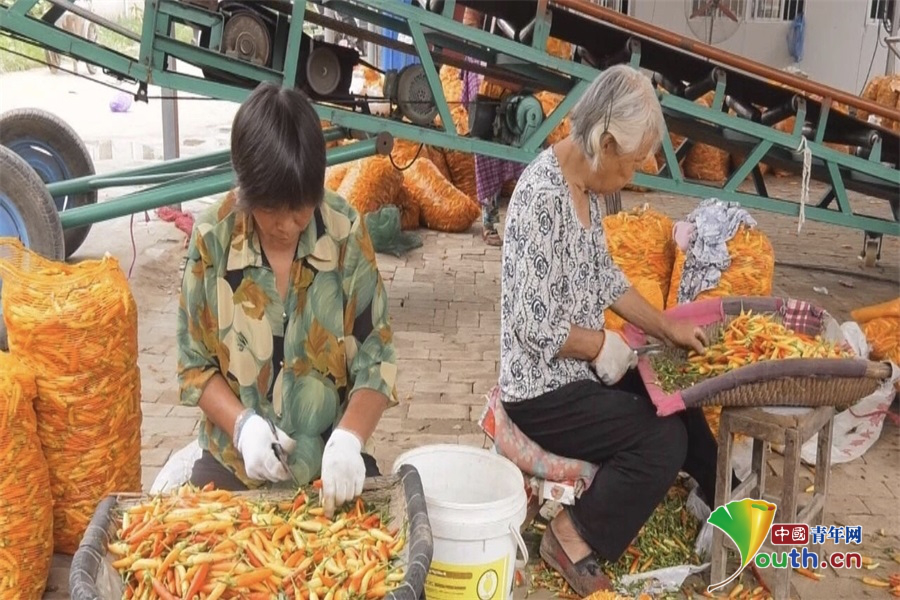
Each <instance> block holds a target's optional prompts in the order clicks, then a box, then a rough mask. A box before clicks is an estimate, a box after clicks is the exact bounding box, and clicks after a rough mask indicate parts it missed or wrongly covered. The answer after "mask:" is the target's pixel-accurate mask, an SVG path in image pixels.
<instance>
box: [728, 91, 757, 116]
mask: <svg viewBox="0 0 900 600" xmlns="http://www.w3.org/2000/svg"><path fill="white" fill-rule="evenodd" d="M725 105H726V106H728V108H730V109H731V110H733V111H734V112H736V113H737V115H738V116H739V117H741V118H744V119H747V120H749V121H755V122H757V123H758V122H759V117H760V114H759V109H758V108H756V107H755V106H753V105H752V104H750V105H747V104H745V103H743V102H741V101H740V100H738V99H737V98H735V97H734V96H725Z"/></svg>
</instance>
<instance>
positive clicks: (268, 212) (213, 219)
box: [177, 84, 397, 514]
mask: <svg viewBox="0 0 900 600" xmlns="http://www.w3.org/2000/svg"><path fill="white" fill-rule="evenodd" d="M231 160H232V164H233V166H234V172H235V175H236V188H235V189H234V190H233V191H232V192H231V193H229V194H228V196H227V197H226V198H225V199H224V200H223V201H222V202H221V203H219V204H218V205H216V206H213V207H212V208H211V210H209V211H208V212H207V213H206V214H205V215H204V216H203V217H201V218H200V219H199V220H198V222H197V224H196V226H195V228H194V232H193V235H192V237H191V242H190V246H189V249H188V256H187V265H186V267H185V271H184V280H183V285H182V292H181V300H180V305H179V311H178V338H177V339H178V379H179V385H180V396H181V403H182V404H185V405H188V406H199V407H200V409H201V410H202V413H203V414H202V418H201V423H200V434H199V443H200V447H201V449H202V450H203V454H202V457H201V458H200V459H199V460H198V461H197V462H196V463H195V465H194V468H193V473H192V475H191V483H193V484H195V485H198V486H202V485H205V484H207V483H209V482H212V483H213V484H214V485H215V486H216V487H218V488H224V489H246V488H248V487H259V486H261V485H265V484H270V485H271V484H274V483H277V482H289V483H290V484H291V485H293V483H294V482H295V481H297V482H299V483H300V484H305V483H308V482H309V481H312V480H313V479H315V478H316V477H319V476H320V475H321V479H322V485H323V500H324V504H325V508H326V511H327V512H328V513H329V514H332V513H333V510H334V508H335V507H336V506H339V505H341V504H343V503H344V502H346V501H348V500H351V499H352V498H354V497H356V496H358V495H359V493H360V492H361V491H362V485H363V480H364V478H365V477H366V476H373V475H377V474H378V469H377V466H376V464H375V460H374V459H373V458H372V457H371V456H370V455H368V454H365V453H364V452H363V450H364V446H365V442H366V440H367V439H368V438H369V436H371V434H372V432H373V431H374V430H375V427H376V425H377V424H378V421H379V419H380V418H381V415H382V413H383V411H384V410H385V409H386V408H387V407H389V406H392V405H394V404H396V391H395V388H394V382H395V379H396V371H397V368H396V355H395V351H394V346H393V342H392V333H391V328H390V325H389V320H388V310H387V304H388V302H387V295H386V293H385V289H384V284H383V282H382V280H381V276H380V274H379V272H378V268H377V265H376V263H375V252H374V250H373V248H372V242H371V240H370V239H369V235H368V233H367V231H366V228H365V222H364V220H363V218H362V216H361V215H360V214H358V213H357V212H356V211H355V210H354V209H353V208H352V207H351V206H350V205H348V204H347V203H346V202H345V201H344V200H343V199H341V198H340V197H338V196H337V195H336V194H333V193H331V192H329V191H326V190H325V189H324V179H325V139H324V137H323V135H322V131H321V128H320V123H319V118H318V116H317V115H316V112H315V110H314V109H313V107H312V105H311V104H310V102H309V100H308V99H307V98H306V96H305V95H304V94H303V93H302V92H300V91H297V90H292V89H286V88H281V87H278V86H276V85H272V84H262V85H260V86H259V87H258V88H257V89H256V90H254V91H253V93H252V94H251V95H250V96H249V97H248V98H247V100H246V101H245V102H244V103H243V104H242V105H241V107H240V109H239V110H238V111H237V114H236V115H235V118H234V123H233V126H232V132H231ZM279 446H280V449H281V450H282V451H283V456H282V458H285V457H286V460H283V461H282V460H281V459H280V458H279V457H278V456H277V455H276V452H275V451H276V450H278V449H279V448H278V447H279Z"/></svg>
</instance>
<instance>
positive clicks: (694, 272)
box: [678, 198, 756, 304]
mask: <svg viewBox="0 0 900 600" xmlns="http://www.w3.org/2000/svg"><path fill="white" fill-rule="evenodd" d="M687 222H688V223H689V224H691V225H693V226H694V231H693V234H692V235H691V241H690V248H689V249H688V251H687V253H686V254H685V258H684V268H683V270H682V273H681V284H680V285H679V287H678V303H679V304H684V303H686V302H692V301H693V300H694V299H695V298H696V297H697V296H698V295H699V294H700V293H701V292H705V291H706V290H711V289H714V288H716V287H717V286H718V285H719V280H720V279H721V278H722V271H724V270H725V269H727V268H728V267H729V266H730V265H731V256H730V255H729V254H728V245H727V244H728V242H729V241H730V240H731V238H733V237H734V236H735V234H736V233H737V231H738V228H739V227H740V226H741V225H747V226H748V227H756V220H755V219H754V218H753V217H751V216H750V213H748V212H747V211H746V210H744V209H743V208H741V205H740V204H738V203H737V202H722V201H721V200H719V199H718V198H707V199H706V200H704V201H703V202H701V203H700V206H698V207H697V208H695V209H694V210H693V211H692V212H691V214H689V215H688V218H687Z"/></svg>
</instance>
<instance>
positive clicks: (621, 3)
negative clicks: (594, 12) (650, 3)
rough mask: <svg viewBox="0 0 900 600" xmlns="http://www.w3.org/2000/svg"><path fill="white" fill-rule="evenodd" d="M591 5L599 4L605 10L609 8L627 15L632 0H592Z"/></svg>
mask: <svg viewBox="0 0 900 600" xmlns="http://www.w3.org/2000/svg"><path fill="white" fill-rule="evenodd" d="M590 2H591V4H599V5H600V6H602V7H604V8H609V9H611V10H614V11H616V12H620V13H622V14H623V15H627V14H629V13H628V8H629V6H628V5H629V4H630V3H631V2H630V0H590Z"/></svg>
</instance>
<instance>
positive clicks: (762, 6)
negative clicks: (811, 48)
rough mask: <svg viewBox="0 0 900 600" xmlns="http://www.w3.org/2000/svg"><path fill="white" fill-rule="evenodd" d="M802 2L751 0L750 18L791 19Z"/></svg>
mask: <svg viewBox="0 0 900 600" xmlns="http://www.w3.org/2000/svg"><path fill="white" fill-rule="evenodd" d="M873 1H876V2H877V1H878V0H873ZM891 1H893V0H891ZM803 4H804V0H753V2H752V4H751V6H750V20H752V21H793V20H794V19H795V18H796V17H797V15H802V14H803Z"/></svg>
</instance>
